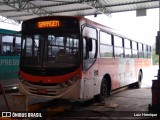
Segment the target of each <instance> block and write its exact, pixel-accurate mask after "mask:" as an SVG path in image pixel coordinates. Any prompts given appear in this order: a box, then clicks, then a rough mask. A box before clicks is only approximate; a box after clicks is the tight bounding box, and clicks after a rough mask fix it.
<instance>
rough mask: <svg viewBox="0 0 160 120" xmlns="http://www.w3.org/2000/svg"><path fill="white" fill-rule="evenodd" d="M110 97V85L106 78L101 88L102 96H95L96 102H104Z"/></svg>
mask: <svg viewBox="0 0 160 120" xmlns="http://www.w3.org/2000/svg"><path fill="white" fill-rule="evenodd" d="M109 95H110V90H109V84H108V82H107V80H106V78H103V79H102V83H101V88H100V94H98V95H96V96H95V101H96V102H102V101H103V100H105V98H107V96H109Z"/></svg>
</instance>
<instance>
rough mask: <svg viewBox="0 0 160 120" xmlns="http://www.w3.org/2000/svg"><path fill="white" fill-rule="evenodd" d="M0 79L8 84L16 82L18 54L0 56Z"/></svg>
mask: <svg viewBox="0 0 160 120" xmlns="http://www.w3.org/2000/svg"><path fill="white" fill-rule="evenodd" d="M0 68H1V69H0V81H1V82H2V85H3V86H4V87H5V86H8V85H13V84H18V69H19V56H0Z"/></svg>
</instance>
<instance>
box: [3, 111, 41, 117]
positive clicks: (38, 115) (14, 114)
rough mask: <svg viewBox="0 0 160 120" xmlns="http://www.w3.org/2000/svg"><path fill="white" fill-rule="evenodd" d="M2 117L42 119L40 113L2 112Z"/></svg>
mask: <svg viewBox="0 0 160 120" xmlns="http://www.w3.org/2000/svg"><path fill="white" fill-rule="evenodd" d="M2 117H13V118H14V117H16V118H18V117H22V118H25V117H27V118H37V117H42V113H35V112H2Z"/></svg>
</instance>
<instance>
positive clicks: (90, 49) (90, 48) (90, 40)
mask: <svg viewBox="0 0 160 120" xmlns="http://www.w3.org/2000/svg"><path fill="white" fill-rule="evenodd" d="M88 42H89V44H88V45H89V46H88V47H89V51H92V39H88Z"/></svg>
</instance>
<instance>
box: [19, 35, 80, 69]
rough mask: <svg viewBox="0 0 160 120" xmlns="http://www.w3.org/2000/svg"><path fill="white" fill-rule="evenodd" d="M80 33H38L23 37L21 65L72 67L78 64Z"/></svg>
mask: <svg viewBox="0 0 160 120" xmlns="http://www.w3.org/2000/svg"><path fill="white" fill-rule="evenodd" d="M78 54H79V36H78V34H67V35H64V34H36V35H33V34H32V35H25V36H23V38H22V56H21V58H22V61H21V62H23V63H21V66H25V67H27V66H28V67H40V68H70V67H75V66H77V65H78Z"/></svg>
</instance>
